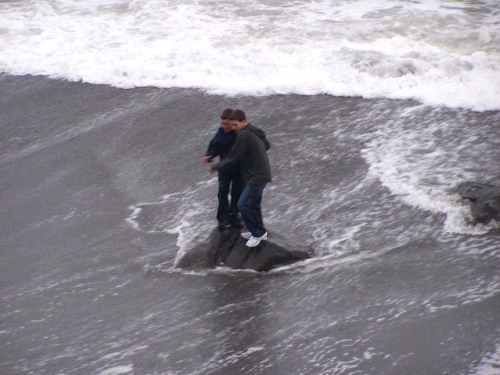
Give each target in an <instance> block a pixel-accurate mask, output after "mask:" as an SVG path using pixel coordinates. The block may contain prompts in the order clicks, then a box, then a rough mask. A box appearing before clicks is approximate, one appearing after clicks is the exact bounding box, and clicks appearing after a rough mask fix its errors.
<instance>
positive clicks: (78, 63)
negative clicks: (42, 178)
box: [0, 0, 500, 111]
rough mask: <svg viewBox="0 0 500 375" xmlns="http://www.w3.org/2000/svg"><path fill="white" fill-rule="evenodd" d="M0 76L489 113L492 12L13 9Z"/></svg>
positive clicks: (311, 7) (495, 59) (366, 7)
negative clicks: (381, 101) (385, 101)
mask: <svg viewBox="0 0 500 375" xmlns="http://www.w3.org/2000/svg"><path fill="white" fill-rule="evenodd" d="M0 20H1V21H0V71H3V72H5V73H9V74H17V75H23V74H40V75H47V76H50V77H57V78H63V79H68V80H74V81H80V80H81V81H84V82H89V83H96V84H108V85H113V86H117V87H125V88H130V87H137V86H157V87H195V88H200V89H203V90H206V91H208V92H211V93H222V94H227V95H237V94H252V95H267V94H273V93H299V94H321V93H326V94H331V95H346V96H363V97H367V98H372V97H386V98H400V99H415V100H418V101H420V102H422V103H424V104H427V105H444V106H449V107H464V108H470V109H474V110H480V111H483V110H495V109H500V26H499V23H500V11H499V7H498V3H497V2H496V1H483V2H481V3H480V4H479V3H478V2H459V1H425V2H416V1H388V0H386V1H377V2H373V1H369V0H361V1H356V2H352V1H336V2H331V1H305V0H301V1H295V2H282V1H266V2H261V1H255V0H253V1H251V0H247V1H217V2H213V1H207V0H204V1H197V2H188V1H164V0H150V1H132V0H93V1H85V2H83V1H76V0H59V1H47V0H45V1H13V2H7V3H1V4H0Z"/></svg>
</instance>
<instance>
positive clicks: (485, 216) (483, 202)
mask: <svg viewBox="0 0 500 375" xmlns="http://www.w3.org/2000/svg"><path fill="white" fill-rule="evenodd" d="M457 192H458V194H460V195H461V196H462V198H464V199H468V200H469V201H471V202H472V205H471V213H472V217H473V218H474V220H475V221H476V222H478V223H483V224H486V223H488V222H490V221H491V219H494V220H497V221H500V187H498V186H493V185H488V184H480V183H476V182H464V183H462V184H460V185H459V186H458V188H457Z"/></svg>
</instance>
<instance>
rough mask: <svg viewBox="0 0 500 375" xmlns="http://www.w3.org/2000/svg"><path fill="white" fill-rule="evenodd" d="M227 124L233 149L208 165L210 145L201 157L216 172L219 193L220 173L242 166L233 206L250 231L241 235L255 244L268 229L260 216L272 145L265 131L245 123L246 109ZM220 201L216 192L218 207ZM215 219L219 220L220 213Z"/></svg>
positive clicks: (237, 111)
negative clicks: (240, 188) (238, 192)
mask: <svg viewBox="0 0 500 375" xmlns="http://www.w3.org/2000/svg"><path fill="white" fill-rule="evenodd" d="M223 115H224V112H223ZM221 117H222V116H221ZM221 121H222V118H221ZM229 123H230V125H231V127H232V129H233V131H234V132H235V133H236V134H237V136H236V139H235V141H234V144H233V145H232V148H230V150H229V151H228V152H227V153H225V154H224V157H221V158H220V159H221V160H220V161H219V162H216V163H212V164H209V161H210V160H211V158H212V157H213V156H215V155H210V154H209V151H210V146H209V150H208V151H207V155H206V156H205V157H204V158H202V161H203V162H204V163H205V164H206V165H207V169H208V171H209V172H210V173H212V172H213V171H214V170H216V171H219V193H220V192H221V189H220V186H221V182H220V181H221V179H220V174H221V173H222V174H224V173H227V171H229V170H231V168H233V167H235V166H238V165H240V166H241V173H242V175H243V180H244V182H245V187H244V189H243V191H242V192H241V195H240V196H239V198H238V200H237V205H236V207H237V209H238V210H239V212H240V213H241V217H242V219H243V222H244V223H245V226H246V227H247V229H248V230H249V232H245V233H242V234H241V235H242V237H244V238H245V239H247V243H246V245H247V246H248V247H255V246H257V245H258V244H259V243H260V241H262V240H265V239H267V230H266V228H265V227H264V221H263V219H262V210H261V203H262V194H263V192H264V189H265V187H266V184H267V183H269V182H271V180H272V177H271V165H270V163H269V159H268V157H267V150H269V148H270V147H271V145H270V143H269V141H268V139H267V137H266V133H265V132H264V131H263V130H262V129H260V128H258V127H257V126H254V125H252V124H250V123H247V120H246V115H245V112H243V111H242V110H241V109H236V110H234V111H232V112H231V114H230V115H229ZM221 127H222V126H221ZM219 131H220V129H219ZM216 137H217V135H216ZM216 137H214V139H215V138H216ZM212 141H213V140H212ZM226 151H227V150H226ZM237 188H238V185H237ZM233 189H234V182H233ZM226 199H227V194H226ZM233 199H234V195H232V202H231V204H233ZM220 202H221V197H220V194H219V208H220V207H221V204H220ZM217 218H218V219H219V216H218V217H217Z"/></svg>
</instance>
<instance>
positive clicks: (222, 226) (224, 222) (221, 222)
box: [217, 220, 231, 229]
mask: <svg viewBox="0 0 500 375" xmlns="http://www.w3.org/2000/svg"><path fill="white" fill-rule="evenodd" d="M217 227H218V228H219V229H226V228H229V227H231V223H230V222H229V220H219V224H218V225H217Z"/></svg>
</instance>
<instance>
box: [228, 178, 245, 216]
mask: <svg viewBox="0 0 500 375" xmlns="http://www.w3.org/2000/svg"><path fill="white" fill-rule="evenodd" d="M244 188H245V181H244V180H243V176H242V175H241V174H237V175H235V176H233V178H232V184H231V204H230V207H229V211H230V215H231V218H230V220H231V221H232V222H233V223H239V222H240V221H241V219H240V211H239V210H238V201H239V200H240V197H241V193H243V189H244Z"/></svg>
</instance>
